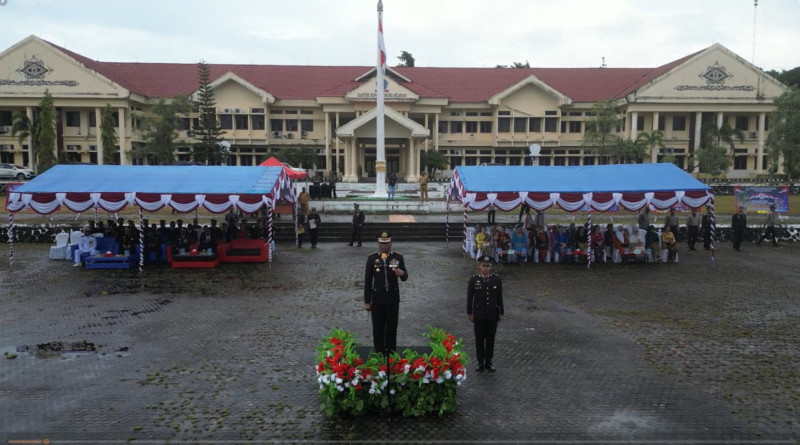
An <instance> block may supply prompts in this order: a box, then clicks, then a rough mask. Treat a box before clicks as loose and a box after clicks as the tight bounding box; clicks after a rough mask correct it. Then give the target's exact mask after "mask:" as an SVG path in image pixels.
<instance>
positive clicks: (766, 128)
mask: <svg viewBox="0 0 800 445" xmlns="http://www.w3.org/2000/svg"><path fill="white" fill-rule="evenodd" d="M764 131H769V114H768V115H766V116H764ZM763 165H767V164H763Z"/></svg>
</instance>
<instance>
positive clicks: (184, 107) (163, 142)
mask: <svg viewBox="0 0 800 445" xmlns="http://www.w3.org/2000/svg"><path fill="white" fill-rule="evenodd" d="M190 109H191V107H190V105H189V101H188V100H187V99H186V96H180V95H179V96H175V97H174V98H172V100H171V101H170V102H167V101H166V100H164V99H159V100H158V102H156V104H155V105H153V109H152V111H151V114H150V116H147V117H146V118H144V120H143V122H142V133H143V139H144V145H143V146H142V147H141V148H140V149H138V150H136V151H135V152H133V157H134V159H137V160H141V161H147V163H148V164H150V163H152V164H155V165H172V164H173V163H174V162H175V139H176V138H177V137H178V130H179V129H180V128H182V121H181V118H180V117H179V116H178V115H179V114H184V113H188V112H189V110H190Z"/></svg>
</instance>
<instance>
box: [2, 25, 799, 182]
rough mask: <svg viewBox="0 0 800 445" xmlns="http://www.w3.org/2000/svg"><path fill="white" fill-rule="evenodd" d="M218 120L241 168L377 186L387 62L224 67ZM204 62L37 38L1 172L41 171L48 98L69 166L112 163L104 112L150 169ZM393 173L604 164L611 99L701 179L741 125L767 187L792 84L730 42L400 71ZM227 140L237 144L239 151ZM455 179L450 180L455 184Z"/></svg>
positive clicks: (749, 169)
mask: <svg viewBox="0 0 800 445" xmlns="http://www.w3.org/2000/svg"><path fill="white" fill-rule="evenodd" d="M210 69H211V80H212V88H213V90H214V94H215V97H216V103H217V117H218V121H219V124H220V125H221V127H222V128H223V129H224V131H225V132H224V134H223V137H224V140H225V141H227V142H228V143H229V144H230V156H229V157H228V164H229V165H258V164H259V163H260V162H262V161H263V160H265V159H266V158H268V157H269V156H270V153H272V152H273V151H275V150H278V149H292V148H300V147H307V148H310V149H312V150H313V151H315V152H316V154H317V156H316V162H315V165H314V168H315V169H316V170H320V171H323V172H325V175H326V176H327V175H328V172H330V171H336V172H338V175H339V176H340V178H341V179H342V180H343V181H346V182H357V181H361V180H364V181H368V180H370V178H372V180H374V176H375V161H376V148H375V147H376V139H375V132H376V125H375V121H376V119H375V118H376V89H375V79H376V76H375V74H376V73H375V68H374V67H364V66H277V65H222V64H212V65H210ZM197 89H198V70H197V65H196V64H170V63H128V62H100V61H96V60H92V59H90V58H88V57H86V56H83V55H80V54H77V53H75V52H72V51H70V50H67V49H65V48H61V47H59V46H56V45H54V44H52V43H49V42H47V41H45V40H42V39H40V38H38V37H35V36H30V37H28V38H26V39H24V40H22V41H21V42H19V43H17V44H16V45H14V46H12V47H11V48H8V49H6V50H5V51H3V52H2V53H0V162H2V163H13V164H17V165H21V166H27V167H33V164H34V162H33V152H32V149H31V146H32V143H31V140H30V138H28V139H24V140H22V141H20V140H19V137H18V136H12V134H11V126H12V120H13V118H12V116H13V115H14V114H16V113H18V112H25V113H27V115H28V117H29V118H30V119H32V118H33V117H34V113H35V110H36V108H37V105H38V104H39V102H40V101H41V100H42V97H43V95H44V93H45V90H49V92H50V93H51V94H52V96H53V98H54V102H55V107H56V110H57V114H58V119H57V124H56V136H57V138H56V139H57V140H56V146H55V147H53V150H56V151H57V152H60V153H63V154H64V156H65V158H66V159H67V160H68V161H69V162H73V163H92V164H99V163H102V159H103V156H102V153H103V145H102V143H101V138H100V119H98V117H99V116H100V112H101V110H102V109H103V108H105V107H106V105H107V104H110V106H111V107H112V108H113V110H114V119H115V121H116V134H117V143H118V148H119V151H118V153H119V160H118V162H119V163H121V164H133V163H138V162H142V161H139V160H137V159H139V157H138V156H135V153H136V151H137V150H138V149H140V148H141V147H142V146H143V143H144V140H143V134H142V131H141V125H142V121H143V119H144V118H145V117H146V116H147V115H148V113H150V110H151V109H152V107H153V104H155V103H156V102H157V101H158V100H159V99H161V98H164V99H170V98H172V97H174V96H175V95H185V96H189V97H196V92H197ZM384 90H385V92H384V94H385V102H386V111H385V127H386V129H385V134H386V139H385V145H386V161H387V170H388V172H396V173H397V176H398V178H399V179H400V180H401V181H404V182H415V181H417V180H418V179H419V176H420V172H421V171H422V170H423V168H422V167H421V166H420V161H421V155H422V152H424V151H430V150H436V151H439V152H440V153H442V154H443V155H445V156H446V157H447V159H448V160H449V163H450V166H451V168H453V167H455V166H459V165H481V164H484V163H486V164H503V165H524V164H526V163H527V164H531V162H532V159H530V153H529V147H530V146H531V145H533V144H536V145H539V146H540V147H541V151H540V155H539V156H538V159H537V162H538V165H543V166H547V165H594V164H598V163H602V162H605V158H603V157H601V156H599V155H598V154H596V153H595V150H593V149H592V148H591V147H588V146H584V144H583V142H582V141H583V136H584V132H585V131H586V123H587V121H589V120H591V119H592V113H591V111H590V110H591V108H592V105H593V104H595V103H596V102H598V101H603V100H611V101H614V103H615V104H616V105H617V107H618V108H617V109H618V110H619V114H618V117H619V118H620V120H621V125H620V126H619V127H618V128H617V135H618V136H621V137H624V138H628V137H630V138H632V139H636V137H637V135H638V134H639V133H640V132H642V131H645V132H648V133H650V132H652V131H654V130H661V131H663V134H664V137H663V141H664V144H665V147H663V148H656V149H653V150H651V152H649V153H647V155H646V156H645V159H644V162H659V161H660V160H661V159H662V158H664V157H665V156H670V159H674V162H675V163H676V164H677V165H679V166H681V167H682V168H684V169H686V170H687V171H689V172H693V171H695V168H694V166H693V165H690V162H689V157H690V156H692V154H693V152H694V151H695V150H697V149H698V148H699V147H700V143H701V127H702V126H703V125H704V124H707V123H713V124H716V125H717V127H719V126H721V125H722V123H723V122H728V123H729V124H730V126H731V127H733V128H736V129H739V130H741V131H742V132H743V133H744V135H745V140H744V142H743V143H738V141H737V144H736V149H735V155H734V157H733V163H732V166H731V167H730V169H729V171H728V172H727V176H728V177H729V178H732V179H746V178H756V177H758V176H759V175H764V174H766V172H767V169H768V167H769V164H768V158H767V155H766V149H765V142H766V139H767V136H768V134H769V129H770V128H769V127H770V114H771V113H772V112H773V109H774V106H773V101H774V99H775V98H777V97H778V96H780V95H781V94H782V93H783V92H784V91H786V87H785V86H784V85H782V84H780V83H779V82H778V81H776V80H775V79H773V78H772V77H770V76H769V75H767V74H766V73H764V72H763V71H761V70H760V69H758V68H757V67H755V66H753V65H752V64H751V63H749V62H747V61H746V60H744V59H743V58H742V57H740V56H738V55H736V54H734V53H732V52H731V51H729V50H728V49H727V48H725V47H724V46H722V45H719V44H714V45H712V46H710V47H708V48H706V49H703V50H701V51H698V52H695V53H693V54H690V55H688V56H686V57H683V58H681V59H678V60H674V61H671V62H668V63H666V64H665V65H662V66H659V67H656V68H420V67H395V68H387V72H386V82H385V85H384ZM196 118H197V116H196V115H187V116H183V119H182V122H183V126H182V129H181V131H179V132H178V140H177V146H178V149H177V150H176V153H175V160H176V162H179V161H184V162H191V161H192V159H191V145H192V144H193V143H194V142H195V141H196V140H195V135H194V131H193V129H194V128H195V124H196V121H197V119H196ZM225 145H227V144H225ZM447 173H448V172H445V174H447Z"/></svg>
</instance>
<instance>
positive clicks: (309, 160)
mask: <svg viewBox="0 0 800 445" xmlns="http://www.w3.org/2000/svg"><path fill="white" fill-rule="evenodd" d="M273 156H275V157H276V158H278V160H280V161H281V162H285V163H287V164H290V165H291V166H292V167H300V168H313V167H314V162H315V161H316V160H317V151H316V150H315V149H313V148H311V147H292V148H287V147H284V148H281V149H278V150H277V151H276V152H274V153H273Z"/></svg>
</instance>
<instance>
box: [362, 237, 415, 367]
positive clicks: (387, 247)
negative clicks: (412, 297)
mask: <svg viewBox="0 0 800 445" xmlns="http://www.w3.org/2000/svg"><path fill="white" fill-rule="evenodd" d="M406 280H408V271H407V270H406V263H405V261H404V260H403V255H401V254H400V253H398V252H394V251H392V237H391V236H390V235H389V234H388V233H387V232H382V233H381V234H380V235H378V251H377V252H374V253H372V254H370V256H369V257H368V258H367V267H366V272H365V273H364V309H366V310H367V311H369V312H370V314H371V315H372V341H373V346H374V348H375V351H376V352H379V353H382V354H386V355H389V354H391V353H392V352H394V351H396V350H397V319H398V316H399V313H400V286H399V283H400V281H406Z"/></svg>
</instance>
